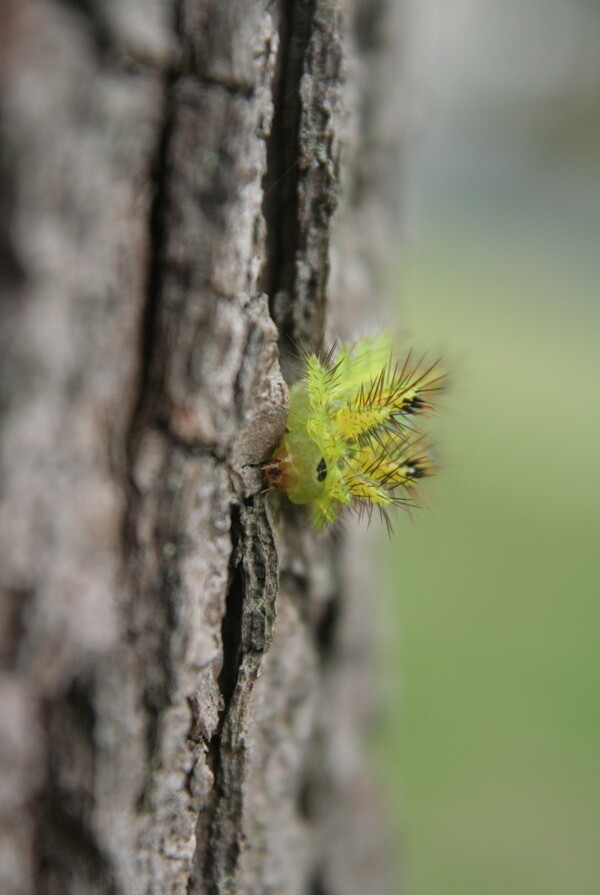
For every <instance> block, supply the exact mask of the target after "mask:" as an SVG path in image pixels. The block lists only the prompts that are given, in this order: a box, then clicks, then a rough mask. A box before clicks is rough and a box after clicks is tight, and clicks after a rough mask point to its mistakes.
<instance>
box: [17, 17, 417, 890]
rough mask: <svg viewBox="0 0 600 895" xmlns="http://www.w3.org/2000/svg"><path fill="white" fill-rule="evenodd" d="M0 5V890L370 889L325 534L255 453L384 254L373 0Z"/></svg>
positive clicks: (392, 47)
mask: <svg viewBox="0 0 600 895" xmlns="http://www.w3.org/2000/svg"><path fill="white" fill-rule="evenodd" d="M388 6H389V7H390V8H388ZM0 7H1V10H2V18H3V27H2V36H1V49H0V136H1V139H2V151H1V154H0V203H1V205H0V207H1V209H2V215H1V217H0V289H1V298H2V305H1V329H0V339H1V357H0V361H1V364H2V384H1V388H2V393H1V401H0V412H1V414H2V436H1V438H2V440H1V454H0V463H1V475H2V481H1V499H2V517H1V521H0V545H1V550H2V562H1V570H0V574H1V583H2V587H3V596H2V604H1V613H0V660H1V677H0V716H1V718H2V725H1V732H0V761H1V762H2V776H1V778H0V783H1V807H0V826H1V831H0V889H1V890H2V892H3V893H5V895H28V893H32V892H36V893H48V895H50V893H52V895H59V893H60V895H65V893H69V895H70V893H78V895H84V893H124V895H138V893H139V895H142V893H189V895H200V893H206V895H217V893H247V895H252V893H254V895H255V893H260V892H265V893H266V892H271V893H286V895H294V893H298V895H300V893H315V895H316V893H328V895H338V893H339V895H342V893H343V895H353V893H357V895H358V893H361V895H362V893H365V892H370V893H383V892H385V891H388V890H387V887H386V860H385V857H384V852H385V835H384V832H383V830H384V823H383V821H382V820H381V809H380V805H379V803H378V801H377V798H376V796H375V795H374V790H373V787H372V784H371V782H370V774H369V769H368V762H367V760H366V758H365V748H364V745H363V736H364V732H365V729H366V727H367V726H368V721H369V718H370V716H371V712H372V710H373V692H372V689H371V688H370V685H369V681H368V652H369V644H368V633H367V632H368V619H369V612H370V609H369V601H368V600H366V599H365V597H366V596H367V594H365V592H364V590H363V592H362V593H361V585H360V579H361V574H362V571H361V568H360V565H359V564H358V562H355V561H354V560H352V558H351V554H355V553H356V550H353V551H351V552H350V554H349V553H348V552H344V547H343V545H342V544H340V543H338V542H335V541H331V540H323V539H319V538H317V537H316V536H315V535H314V534H313V533H311V532H310V531H309V530H308V529H307V527H306V520H305V517H304V516H303V515H302V513H301V512H299V511H298V510H297V509H296V510H294V509H290V508H286V507H285V506H284V505H280V504H278V503H277V501H275V500H272V498H271V497H270V496H269V495H266V494H265V493H264V481H263V478H262V474H261V464H262V463H264V462H265V460H267V459H268V457H269V454H270V452H271V451H272V450H273V448H274V446H275V444H276V443H277V441H278V439H279V437H280V436H281V433H282V431H283V427H284V425H285V418H286V407H287V391H286V387H285V383H284V381H283V378H282V375H281V371H280V365H279V361H280V357H281V360H282V362H283V369H284V372H285V373H286V377H288V378H289V377H290V376H293V363H291V362H290V359H291V356H292V353H293V346H294V345H297V346H300V347H303V348H306V347H309V346H312V347H319V346H320V345H321V344H322V342H323V340H324V337H325V326H326V307H327V292H328V288H329V291H330V294H331V304H332V313H333V314H334V317H335V318H336V319H337V321H338V330H339V331H341V332H342V334H345V332H344V326H346V324H347V323H348V321H349V320H351V319H356V308H357V307H360V306H361V305H362V306H363V308H364V307H365V306H366V307H370V306H371V304H372V301H373V290H374V286H375V284H376V278H375V277H374V274H373V270H374V269H376V267H377V264H376V261H377V260H378V258H380V257H381V256H382V255H383V256H385V253H386V248H387V247H389V238H390V237H389V233H390V232H391V227H390V225H389V221H390V214H389V212H390V210H389V205H388V203H387V201H384V199H383V195H384V190H387V193H388V198H389V179H386V176H387V175H386V172H387V170H388V169H387V166H388V165H389V161H390V158H391V155H390V152H391V150H393V149H394V147H395V146H396V143H395V139H394V133H393V130H394V127H393V126H392V124H391V123H390V122H396V121H397V120H398V116H397V115H395V114H391V113H390V108H391V107H390V106H389V105H388V106H387V107H384V90H383V87H384V86H386V85H387V87H388V88H389V87H390V85H394V84H397V83H398V60H399V58H401V55H402V54H401V52H400V47H399V44H398V42H396V43H395V37H394V34H395V33H396V32H395V31H394V28H393V27H392V26H393V19H392V17H390V14H391V11H394V14H395V15H396V14H397V13H398V8H397V4H395V5H394V4H392V3H391V0H390V4H388V3H386V2H384V0H372V2H371V0H347V2H346V3H341V2H334V0H279V2H276V0H231V2H223V0H162V2H160V0H121V2H117V0H114V2H101V0H87V2H85V3H84V2H81V3H77V2H69V3H67V2H51V0H28V2H22V0H2V3H1V4H0ZM384 38H385V40H384ZM388 65H390V66H391V67H389V68H386V66H388ZM394 66H395V74H392V72H393V71H394ZM385 102H388V100H385ZM386 108H387V112H386ZM341 159H343V161H341ZM393 168H394V166H393V165H392V168H390V169H389V170H392V169H393ZM388 173H389V172H388ZM394 176H395V175H394ZM340 202H341V208H340V210H339V211H338V214H337V215H336V218H335V228H333V224H334V212H335V211H336V206H338V203H340ZM332 259H333V260H334V261H335V264H334V275H332V274H331V271H330V266H331V261H332ZM336 271H337V272H336ZM280 352H281V354H280ZM349 537H351V535H349ZM353 562H354V565H352V563H353ZM349 582H352V584H350V583H349ZM369 596H370V595H369Z"/></svg>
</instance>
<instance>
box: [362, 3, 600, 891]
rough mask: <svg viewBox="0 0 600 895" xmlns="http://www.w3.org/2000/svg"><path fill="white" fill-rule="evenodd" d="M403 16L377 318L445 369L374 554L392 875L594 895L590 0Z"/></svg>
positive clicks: (599, 138)
mask: <svg viewBox="0 0 600 895" xmlns="http://www.w3.org/2000/svg"><path fill="white" fill-rule="evenodd" d="M422 25H423V29H422V31H423V33H424V34H425V38H426V39H425V40H424V41H423V44H422V47H421V49H422V51H423V52H422V55H421V57H420V60H421V62H420V64H421V66H422V73H425V76H426V77H425V81H426V82H427V83H428V84H429V88H430V92H431V97H432V98H433V100H432V103H431V106H432V112H431V117H430V121H429V123H428V124H427V127H426V129H425V136H424V137H423V145H422V146H421V147H420V148H419V151H418V153H417V154H418V156H419V158H418V161H417V163H416V164H415V166H414V168H413V171H412V177H413V179H414V186H412V192H413V195H414V196H415V197H417V199H416V200H415V210H414V215H413V217H414V218H415V219H416V220H417V222H418V226H417V227H416V228H415V236H414V238H411V240H410V242H411V246H410V248H409V250H408V251H407V250H406V249H403V251H402V255H403V258H404V259H405V262H404V264H403V266H402V269H401V270H400V271H398V270H394V271H393V276H392V288H391V290H390V291H391V292H392V294H393V296H394V297H395V304H394V305H393V307H392V309H391V310H390V315H394V316H395V318H396V319H397V324H398V326H401V328H402V329H403V330H406V331H408V333H409V335H410V337H411V339H412V340H413V341H414V342H415V343H416V345H417V346H418V347H419V348H422V347H423V346H429V347H430V348H431V354H432V355H435V354H436V353H439V354H442V355H443V357H444V363H445V364H446V365H447V367H449V368H450V370H451V371H452V377H451V387H450V388H449V391H448V394H447V395H446V396H444V397H443V399H442V400H441V402H440V414H439V418H438V419H437V420H436V421H435V423H434V427H435V436H436V440H437V441H438V443H439V454H440V457H439V459H440V460H441V462H442V465H443V471H442V472H441V474H440V476H439V477H438V478H437V479H436V480H434V481H433V482H432V485H431V488H430V491H429V493H430V495H431V497H432V498H433V501H434V502H435V504H436V506H435V507H434V509H433V511H432V512H428V511H421V512H419V513H418V514H417V517H416V519H415V520H414V524H412V523H411V521H410V520H409V519H408V518H406V517H400V518H398V519H397V522H396V525H395V533H394V538H393V541H392V543H391V544H383V545H382V546H381V553H380V556H381V563H380V568H381V577H382V579H383V580H382V587H383V589H384V591H385V593H386V595H387V599H386V604H385V617H384V625H383V628H384V631H385V650H384V659H383V661H384V663H385V676H384V681H385V687H386V692H385V694H384V698H385V706H386V713H385V714H386V723H385V724H382V725H381V727H380V728H379V729H378V732H377V734H376V743H375V749H376V754H377V758H378V762H379V767H380V771H381V775H382V779H383V780H384V781H385V788H386V792H387V796H388V806H389V811H390V815H391V818H392V822H393V829H394V831H395V836H396V841H397V842H398V843H399V845H398V855H397V857H398V866H399V868H400V870H399V885H398V891H399V892H400V891H402V892H406V893H408V895H471V893H473V895H526V893H527V895H530V893H536V895H538V893H539V895H542V893H543V895H598V893H599V892H600V711H599V709H600V699H599V697H600V649H599V645H600V636H599V635H600V600H599V596H600V544H599V534H600V524H599V523H600V459H599V457H600V451H599V442H600V409H599V404H600V402H599V400H598V392H599V390H600V388H599V387H600V359H599V358H600V340H599V336H600V302H599V301H598V299H599V297H600V287H599V283H600V261H599V257H600V105H599V103H600V5H599V4H598V3H596V2H590V0H564V2H561V3H558V2H554V0H552V2H548V3H539V2H537V0H522V2H521V3H519V4H515V3H514V2H509V3H507V4H506V5H500V4H499V3H492V2H487V0H473V2H459V0H448V2H446V3H445V4H444V3H442V2H441V0H439V2H434V3H432V4H431V8H430V19H429V20H428V21H426V22H424V23H422ZM557 55H558V56H559V57H560V58H559V59H558V60H557V58H556V56H557Z"/></svg>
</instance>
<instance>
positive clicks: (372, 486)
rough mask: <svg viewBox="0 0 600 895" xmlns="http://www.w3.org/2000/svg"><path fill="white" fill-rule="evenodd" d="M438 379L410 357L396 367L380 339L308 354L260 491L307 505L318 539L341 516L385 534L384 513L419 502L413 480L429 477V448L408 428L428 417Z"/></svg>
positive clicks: (389, 348)
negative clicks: (379, 521) (371, 521)
mask: <svg viewBox="0 0 600 895" xmlns="http://www.w3.org/2000/svg"><path fill="white" fill-rule="evenodd" d="M444 380H445V376H444V375H443V374H440V373H439V372H438V362H436V363H434V364H431V365H429V366H427V365H426V364H425V363H424V362H423V359H422V360H420V361H414V360H413V356H412V352H409V353H408V355H407V357H406V358H405V360H404V361H403V363H402V364H400V363H399V362H398V361H397V360H396V359H395V357H394V354H393V352H392V343H391V339H390V338H389V336H387V335H381V336H377V337H374V338H373V337H367V338H363V339H360V340H359V341H357V342H355V343H354V344H352V345H341V346H340V347H339V348H338V347H337V346H333V348H332V349H331V350H330V351H329V352H328V353H327V354H326V355H324V356H322V357H319V356H317V355H316V354H307V355H306V356H305V358H304V375H303V376H302V378H301V379H300V381H299V382H297V383H295V384H294V385H293V386H292V387H291V389H290V410H289V414H288V419H287V424H286V430H285V433H284V435H283V437H282V439H281V441H280V442H279V444H278V445H277V447H276V449H275V451H274V453H273V456H272V458H271V460H270V462H269V463H267V464H266V465H265V466H264V467H263V468H264V474H265V478H266V480H267V483H268V485H269V486H270V487H271V488H273V489H274V490H276V491H280V492H282V493H284V494H286V495H287V496H288V498H289V499H290V500H291V501H292V502H293V503H298V504H310V508H311V514H312V520H313V523H314V525H315V527H316V529H317V530H318V531H321V530H322V529H324V528H325V527H326V526H328V525H330V524H331V523H333V522H336V521H337V520H338V519H339V518H340V516H341V515H342V513H343V512H344V510H346V509H351V510H354V511H356V512H357V514H358V515H359V516H361V515H363V514H365V513H366V514H367V515H368V516H369V518H370V516H371V513H372V511H373V509H374V508H375V507H377V508H378V509H379V511H380V514H381V516H382V518H383V520H384V521H385V523H386V525H387V526H388V529H389V527H390V521H389V516H388V511H389V510H390V509H391V508H392V507H396V506H399V507H403V508H404V509H411V508H413V507H416V506H419V505H421V503H422V497H421V494H420V491H419V482H420V480H421V479H423V478H426V477H428V476H431V475H432V474H433V473H434V472H435V467H434V464H433V462H432V460H431V457H430V453H429V452H430V447H431V445H430V442H429V440H428V438H427V436H426V435H425V433H424V432H423V431H422V430H421V428H420V427H419V425H418V424H417V422H416V418H417V417H419V416H422V417H426V416H428V414H429V413H431V412H432V411H433V409H434V401H435V398H436V396H437V394H438V393H439V392H440V391H441V390H442V389H443V388H444Z"/></svg>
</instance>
